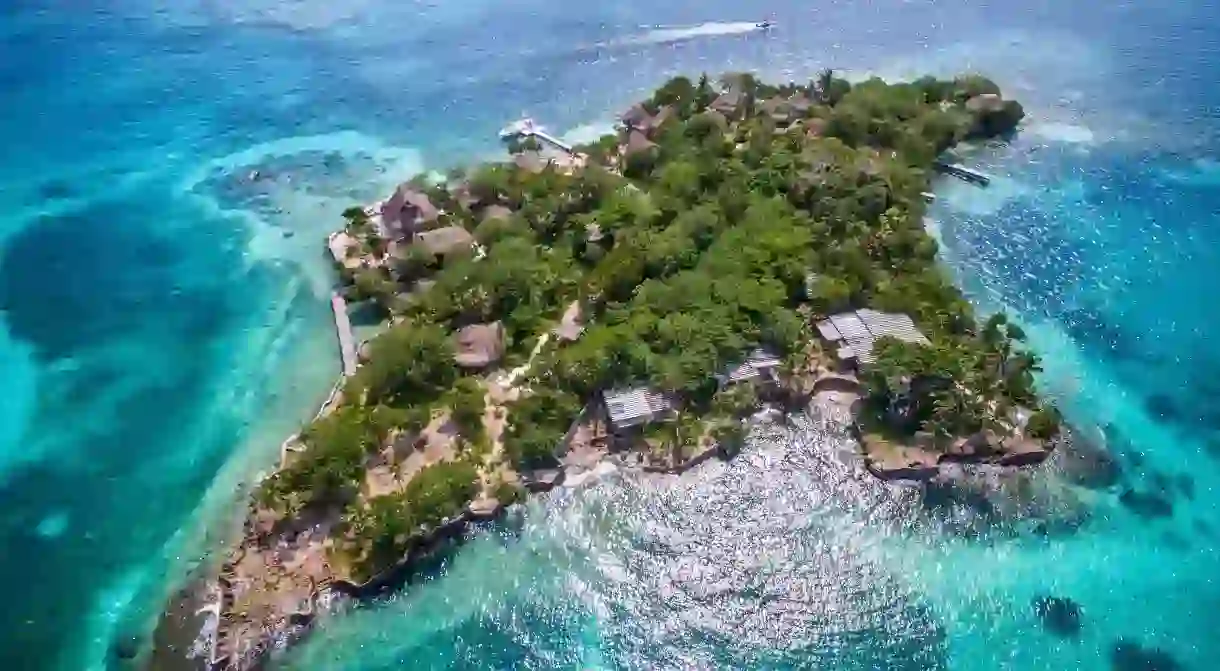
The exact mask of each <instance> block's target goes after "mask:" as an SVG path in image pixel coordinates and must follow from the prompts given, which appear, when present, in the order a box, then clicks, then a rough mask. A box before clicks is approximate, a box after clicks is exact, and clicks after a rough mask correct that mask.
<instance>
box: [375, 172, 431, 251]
mask: <svg viewBox="0 0 1220 671" xmlns="http://www.w3.org/2000/svg"><path fill="white" fill-rule="evenodd" d="M439 216H440V211H439V210H437V209H436V206H435V205H433V204H432V201H431V200H430V199H429V198H428V194H426V193H424V192H423V191H420V190H419V189H418V188H416V187H415V185H413V184H411V183H410V182H404V183H402V184H399V185H398V188H397V189H394V194H393V195H392V196H390V197H389V198H388V199H387V200H386V201H385V202H384V203H382V205H381V220H382V222H383V223H384V224H385V227H386V229H387V230H388V231H389V232H390V233H391V234H392V235H394V236H395V237H397V238H400V239H401V238H409V237H411V236H412V235H413V234H414V233H416V232H417V231H419V230H421V229H422V228H424V226H425V225H426V224H428V223H430V222H433V221H436V219H437V217H439Z"/></svg>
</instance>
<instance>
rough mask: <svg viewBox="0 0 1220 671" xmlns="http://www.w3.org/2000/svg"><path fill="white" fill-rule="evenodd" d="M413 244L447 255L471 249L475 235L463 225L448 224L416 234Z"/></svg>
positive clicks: (434, 252) (433, 252)
mask: <svg viewBox="0 0 1220 671" xmlns="http://www.w3.org/2000/svg"><path fill="white" fill-rule="evenodd" d="M412 244H416V245H420V246H422V247H423V248H424V249H426V250H428V251H429V252H432V254H434V255H436V256H445V255H446V254H452V253H454V252H457V251H461V250H463V249H470V246H471V245H472V244H474V236H472V235H471V234H470V231H467V230H466V229H464V228H462V227H461V226H446V227H444V228H438V229H436V230H432V231H424V232H422V233H418V234H416V235H415V238H414V239H413V240H412Z"/></svg>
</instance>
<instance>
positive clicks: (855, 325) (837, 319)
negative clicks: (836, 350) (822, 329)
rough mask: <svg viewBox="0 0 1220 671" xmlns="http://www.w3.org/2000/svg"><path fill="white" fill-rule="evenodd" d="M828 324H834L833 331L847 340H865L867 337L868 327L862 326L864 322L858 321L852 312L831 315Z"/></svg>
mask: <svg viewBox="0 0 1220 671" xmlns="http://www.w3.org/2000/svg"><path fill="white" fill-rule="evenodd" d="M830 323H832V324H834V325H835V329H837V330H838V331H839V333H841V334H843V337H844V338H846V339H848V340H852V339H854V338H867V337H868V336H869V332H868V327H867V326H865V325H864V320H863V319H860V317H858V316H857V315H856V313H854V312H844V313H842V314H837V315H832V316H831V317H830Z"/></svg>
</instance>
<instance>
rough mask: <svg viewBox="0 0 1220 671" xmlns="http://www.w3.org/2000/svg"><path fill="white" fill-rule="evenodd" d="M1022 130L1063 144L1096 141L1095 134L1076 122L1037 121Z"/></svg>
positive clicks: (1090, 143)
mask: <svg viewBox="0 0 1220 671" xmlns="http://www.w3.org/2000/svg"><path fill="white" fill-rule="evenodd" d="M1022 132H1023V133H1024V134H1028V135H1034V136H1037V137H1040V138H1043V139H1045V140H1048V141H1050V142H1060V143H1063V144H1080V145H1092V144H1096V143H1097V135H1096V134H1095V133H1094V132H1093V131H1092V130H1091V129H1089V128H1088V127H1086V126H1083V125H1078V124H1071V123H1059V122H1054V121H1047V122H1038V123H1032V124H1027V125H1026V126H1025V127H1024V128H1023V129H1022Z"/></svg>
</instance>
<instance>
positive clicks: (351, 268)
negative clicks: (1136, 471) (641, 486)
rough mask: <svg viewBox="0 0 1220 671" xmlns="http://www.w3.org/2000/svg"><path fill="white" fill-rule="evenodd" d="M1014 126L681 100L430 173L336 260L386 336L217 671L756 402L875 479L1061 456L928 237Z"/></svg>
mask: <svg viewBox="0 0 1220 671" xmlns="http://www.w3.org/2000/svg"><path fill="white" fill-rule="evenodd" d="M1023 117H1024V111H1023V110H1022V108H1021V106H1020V104H1019V103H1017V102H1015V101H1010V100H1005V99H1004V98H1003V97H1002V94H1001V91H1000V89H999V87H998V86H996V85H995V84H994V83H993V82H991V81H990V80H988V79H986V78H984V77H981V76H976V75H969V76H963V77H959V78H956V79H953V80H937V79H933V78H923V79H919V80H916V81H914V82H908V83H899V84H887V83H885V82H883V81H881V80H878V79H874V80H869V81H866V82H862V83H858V84H855V85H853V84H850V83H849V82H847V81H846V80H844V79H841V78H838V77H835V76H834V74H833V73H832V72H830V71H824V72H822V73H820V74H819V76H818V77H817V78H816V79H815V80H813V81H811V82H809V83H808V84H786V85H783V86H779V87H776V86H771V85H767V84H764V83H762V82H760V81H758V80H756V79H755V78H754V77H752V76H751V75H748V74H730V75H726V76H724V77H722V78H720V80H718V81H711V80H709V79H708V77H706V76H703V77H701V78H699V79H698V80H691V79H688V78H685V77H678V78H675V79H673V80H670V81H669V82H667V83H666V84H665V85H663V86H662V87H661V88H659V89H658V90H657V91H656V92H655V93H654V94H653V95H652V97H651V98H650V99H648V100H646V101H643V102H641V103H640V104H638V105H636V106H634V107H632V108H631V109H630V110H629V111H627V112H626V113H625V114H624V115H623V116H622V118H621V119H620V129H619V132H618V133H616V134H614V135H607V136H605V137H603V138H601V139H600V140H598V141H597V142H594V143H591V144H588V145H583V146H579V147H575V148H567V147H563V146H560V147H555V148H551V147H548V146H544V144H543V142H544V141H545V140H546V137H545V136H544V137H543V140H542V141H540V139H539V137H538V136H536V135H534V134H533V133H531V132H525V131H522V130H521V129H520V128H519V129H518V130H517V131H515V132H508V131H506V134H505V135H504V137H505V141H506V144H507V145H508V149H509V152H510V154H511V155H512V160H511V161H510V162H507V163H503V164H486V165H481V166H478V167H476V168H474V169H472V170H469V171H465V170H463V171H455V172H453V173H452V174H450V175H449V176H448V178H447V179H446V180H444V181H443V182H442V183H437V182H434V181H428V180H427V179H426V178H422V177H421V178H416V179H414V180H412V181H410V182H407V183H405V184H403V185H402V186H400V187H399V188H398V189H397V190H396V191H395V192H394V193H393V194H392V195H391V196H390V197H389V198H388V199H387V200H385V201H383V202H382V203H379V204H377V205H375V206H372V207H353V208H350V209H348V210H347V211H345V212H344V218H345V219H346V225H345V226H344V228H343V230H341V231H339V232H336V233H335V234H333V235H332V236H331V237H330V239H329V240H328V246H329V248H330V250H331V253H332V255H333V256H334V258H335V261H336V267H337V269H338V272H339V276H340V280H341V285H342V290H341V291H342V294H343V296H344V297H345V298H346V300H347V301H349V302H352V303H361V304H363V305H365V306H368V307H369V309H371V310H374V311H375V312H376V313H377V315H378V317H379V318H380V319H381V320H382V327H381V331H380V333H379V335H377V336H376V337H375V338H373V339H372V340H371V341H369V342H367V343H366V344H365V345H364V346H362V347H361V348H360V352H359V366H358V367H357V368H356V369H355V370H354V371H351V374H350V376H348V377H346V378H345V379H344V380H343V381H342V385H341V387H340V388H338V391H337V393H336V394H333V395H332V399H331V401H329V402H328V404H327V405H326V406H325V407H324V410H323V411H322V412H320V413H319V415H318V416H317V417H316V418H315V419H314V420H313V421H312V422H311V423H310V424H309V425H308V426H306V427H305V428H304V429H303V430H302V431H301V433H300V434H299V436H297V437H294V439H290V443H291V444H290V445H287V444H286V446H285V449H284V450H283V451H282V459H281V463H280V466H279V468H278V469H277V471H276V472H275V473H274V474H272V475H271V476H270V477H268V478H266V479H265V480H264V481H263V482H262V483H261V484H260V486H259V488H258V491H257V493H256V495H255V496H254V497H253V500H251V501H250V503H249V510H248V515H247V518H246V522H245V525H244V528H243V532H242V538H241V541H240V543H238V544H237V546H236V547H235V549H234V550H233V551H232V552H231V553H230V554H229V556H228V557H227V559H226V561H225V562H224V564H223V567H222V568H221V570H220V575H219V577H218V579H217V584H218V591H219V593H220V598H219V604H218V610H219V627H218V631H217V633H216V636H215V640H214V642H213V650H212V659H211V660H209V665H210V666H211V667H213V668H217V669H250V668H255V667H257V666H258V665H259V664H261V663H262V662H263V661H264V659H265V656H266V655H267V654H268V653H269V652H270V651H271V650H273V649H276V648H280V647H282V646H284V645H286V644H289V643H291V642H292V641H293V640H296V639H297V638H299V637H300V636H301V635H303V634H304V633H305V632H306V631H307V630H308V628H309V626H310V623H311V621H312V619H313V617H314V614H315V613H316V612H317V611H318V610H319V609H320V608H323V607H325V604H326V602H327V601H328V600H329V599H330V598H331V596H332V595H341V596H350V597H362V596H365V595H368V594H373V593H376V592H377V591H379V590H382V589H384V588H386V587H390V586H393V585H395V584H397V583H398V582H401V578H402V576H403V574H404V573H409V572H410V571H411V570H412V566H413V564H414V563H415V562H416V561H418V560H419V559H420V558H422V557H423V556H425V555H426V554H427V553H428V552H429V551H430V550H431V549H433V548H434V547H436V546H437V545H438V544H439V543H441V542H443V541H445V540H447V539H452V538H458V537H460V535H461V534H462V532H463V530H464V528H465V526H466V525H467V524H468V523H469V522H472V521H479V520H490V519H494V518H496V517H497V516H498V515H500V514H501V512H502V511H503V509H504V508H505V507H506V506H508V505H511V504H513V503H516V502H518V501H520V500H522V498H523V497H524V496H525V495H526V493H527V492H530V491H544V490H546V489H549V488H551V487H553V486H555V485H556V484H558V483H560V482H561V481H562V479H563V477H564V475H565V473H566V472H579V471H581V470H587V469H590V468H592V467H594V466H595V465H596V464H597V463H598V462H599V461H600V460H601V459H603V458H604V457H606V456H607V455H616V458H618V459H619V460H620V461H621V462H623V463H628V464H633V465H636V466H639V467H641V468H643V469H644V470H648V471H654V472H680V471H681V470H684V469H685V468H688V467H690V466H691V465H693V464H695V463H699V462H701V461H703V460H705V459H707V458H711V457H716V456H719V457H724V458H728V457H731V456H732V454H734V453H735V451H736V450H737V449H739V448H740V446H741V445H742V443H743V441H744V438H745V434H746V430H747V420H748V418H749V417H750V416H752V415H753V414H755V412H756V411H757V410H758V408H759V405H760V403H763V402H766V403H767V404H769V405H771V406H772V407H777V408H782V409H784V410H788V411H799V410H802V409H805V408H809V407H811V406H818V407H821V408H834V407H836V406H837V407H838V409H839V411H840V414H846V415H847V416H848V417H849V418H850V419H849V421H852V422H853V423H854V427H855V430H856V432H857V435H858V437H859V439H860V444H861V449H862V452H863V457H864V461H865V463H866V465H867V466H868V468H869V470H870V471H871V472H873V473H874V474H875V475H877V476H879V477H882V478H887V479H893V478H907V479H927V478H930V477H932V476H934V475H936V474H937V473H938V472H939V471H938V469H939V467H940V465H941V464H944V463H950V462H986V463H995V464H1001V465H1012V466H1017V465H1026V464H1032V463H1037V462H1040V461H1042V460H1043V459H1045V458H1046V456H1047V455H1048V454H1049V452H1050V450H1051V449H1052V447H1053V445H1054V442H1055V441H1054V439H1055V438H1056V436H1057V434H1058V432H1059V425H1060V418H1059V415H1058V413H1057V412H1056V411H1055V410H1054V408H1052V407H1049V406H1045V405H1043V404H1042V403H1041V402H1040V401H1039V399H1038V398H1037V396H1036V393H1035V391H1034V385H1033V373H1035V372H1037V371H1038V370H1039V369H1038V360H1037V357H1036V356H1034V355H1033V354H1032V353H1030V352H1029V351H1028V350H1026V349H1024V348H1023V347H1022V342H1023V340H1024V334H1023V333H1022V332H1021V330H1020V329H1019V328H1018V327H1017V326H1016V325H1015V324H1012V323H1009V322H1008V321H1007V320H1006V319H1005V318H1004V317H1003V315H995V316H992V317H991V318H989V319H988V320H986V321H985V322H983V323H981V324H980V323H979V322H978V321H976V319H975V317H974V314H973V312H972V309H971V307H970V305H969V304H968V303H967V302H966V300H965V299H964V298H963V296H962V294H961V293H960V292H959V291H958V289H957V288H956V287H954V285H953V284H952V283H951V281H950V280H949V279H948V277H947V276H946V275H945V274H944V273H943V271H942V269H941V268H940V267H939V266H938V265H937V260H936V254H937V246H936V242H935V241H934V240H933V239H932V238H931V237H930V236H929V235H928V234H927V233H926V232H925V230H924V228H923V216H924V208H925V201H926V199H927V198H928V192H929V184H930V180H931V177H932V174H933V170H934V168H935V166H936V164H937V160H938V157H940V156H941V155H942V154H943V153H944V152H945V151H947V150H949V149H951V148H953V147H954V146H955V145H957V144H958V143H960V142H964V141H972V140H988V139H992V138H1001V137H1003V136H1005V135H1006V134H1009V133H1012V132H1014V131H1015V130H1016V128H1017V126H1018V124H1019V123H1020V121H1021V119H1022V118H1023Z"/></svg>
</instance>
